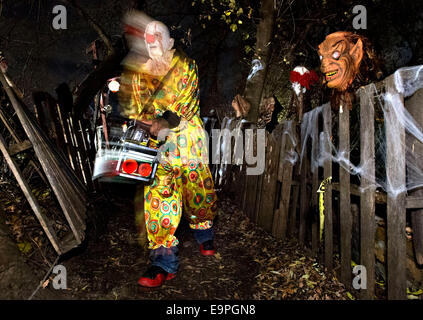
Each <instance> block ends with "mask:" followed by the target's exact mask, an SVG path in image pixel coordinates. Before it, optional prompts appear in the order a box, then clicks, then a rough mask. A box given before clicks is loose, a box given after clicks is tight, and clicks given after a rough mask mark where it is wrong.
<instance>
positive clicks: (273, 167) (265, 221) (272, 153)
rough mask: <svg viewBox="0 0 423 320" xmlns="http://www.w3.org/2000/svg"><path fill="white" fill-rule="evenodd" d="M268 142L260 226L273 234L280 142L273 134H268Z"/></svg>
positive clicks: (259, 217)
mask: <svg viewBox="0 0 423 320" xmlns="http://www.w3.org/2000/svg"><path fill="white" fill-rule="evenodd" d="M266 135H267V142H266V162H265V163H266V167H265V171H264V173H263V175H262V176H263V181H262V186H261V190H260V194H261V197H260V200H259V216H258V221H257V222H258V225H259V226H260V227H262V228H263V229H265V230H267V231H268V232H272V225H273V215H274V208H275V195H276V185H277V175H278V168H279V152H280V142H279V139H276V138H275V137H274V136H273V135H272V134H267V133H266Z"/></svg>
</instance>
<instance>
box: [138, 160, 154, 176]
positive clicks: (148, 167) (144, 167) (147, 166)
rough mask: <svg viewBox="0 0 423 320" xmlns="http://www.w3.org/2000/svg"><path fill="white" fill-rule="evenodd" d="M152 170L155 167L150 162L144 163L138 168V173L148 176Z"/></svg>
mask: <svg viewBox="0 0 423 320" xmlns="http://www.w3.org/2000/svg"><path fill="white" fill-rule="evenodd" d="M152 170H153V168H152V167H151V165H150V164H149V163H142V164H141V165H140V167H139V168H138V173H139V174H140V175H141V176H143V177H148V176H149V175H150V174H151V171H152Z"/></svg>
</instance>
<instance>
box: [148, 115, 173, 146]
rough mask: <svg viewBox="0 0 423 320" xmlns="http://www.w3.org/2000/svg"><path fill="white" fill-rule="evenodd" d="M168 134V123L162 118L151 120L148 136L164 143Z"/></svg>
mask: <svg viewBox="0 0 423 320" xmlns="http://www.w3.org/2000/svg"><path fill="white" fill-rule="evenodd" d="M169 132H170V130H169V122H167V121H166V120H165V119H163V118H159V119H154V120H153V122H152V124H151V128H150V134H151V135H152V136H155V137H157V139H158V140H160V141H164V140H166V137H167V136H168V135H169Z"/></svg>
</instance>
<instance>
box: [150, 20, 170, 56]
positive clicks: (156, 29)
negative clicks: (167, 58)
mask: <svg viewBox="0 0 423 320" xmlns="http://www.w3.org/2000/svg"><path fill="white" fill-rule="evenodd" d="M144 36H145V44H146V46H147V50H148V54H149V56H150V58H152V59H157V58H160V57H163V56H164V54H165V53H166V52H167V51H169V50H170V49H172V47H173V39H172V38H170V36H169V30H168V29H167V27H166V26H165V25H164V24H163V23H161V22H158V21H153V22H150V23H149V24H148V25H147V27H146V28H145V34H144Z"/></svg>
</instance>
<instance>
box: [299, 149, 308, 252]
mask: <svg viewBox="0 0 423 320" xmlns="http://www.w3.org/2000/svg"><path fill="white" fill-rule="evenodd" d="M304 150H305V151H304V154H303V159H302V165H301V174H300V175H301V176H300V228H299V232H298V233H299V234H298V238H299V244H300V246H302V247H304V245H305V234H306V228H307V221H306V217H307V212H308V209H309V207H310V198H309V196H308V190H307V173H308V167H309V166H308V158H307V148H305V149H304Z"/></svg>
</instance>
